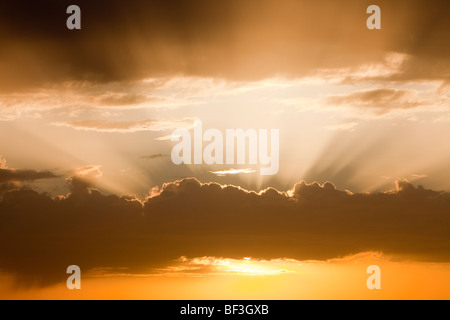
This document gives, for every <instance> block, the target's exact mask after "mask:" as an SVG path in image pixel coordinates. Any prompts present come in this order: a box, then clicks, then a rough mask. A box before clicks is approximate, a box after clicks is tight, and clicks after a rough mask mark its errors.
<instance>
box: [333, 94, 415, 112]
mask: <svg viewBox="0 0 450 320" xmlns="http://www.w3.org/2000/svg"><path fill="white" fill-rule="evenodd" d="M327 102H328V103H329V104H331V105H347V106H350V107H355V108H369V109H375V110H376V111H377V112H378V113H386V112H389V111H391V110H394V109H410V108H415V107H418V106H420V104H421V103H420V101H419V100H418V99H417V97H416V96H415V94H414V91H411V90H400V89H388V88H381V89H372V90H365V91H359V92H354V93H351V94H347V95H339V96H332V97H329V98H328V101H327Z"/></svg>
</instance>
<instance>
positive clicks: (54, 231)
mask: <svg viewBox="0 0 450 320" xmlns="http://www.w3.org/2000/svg"><path fill="white" fill-rule="evenodd" d="M91 169H92V170H91V171H89V172H94V173H95V172H97V171H98V170H97V171H96V170H95V169H93V168H91ZM68 182H69V183H71V193H70V194H68V195H66V196H58V197H56V198H51V197H49V196H48V195H46V194H39V193H37V192H35V191H33V190H29V189H19V190H17V189H15V190H4V191H2V193H3V194H2V200H1V202H0V240H1V241H0V269H3V270H4V271H7V272H11V273H14V274H17V275H18V276H19V277H18V279H21V280H22V281H23V284H30V283H33V281H36V283H40V284H46V283H51V282H53V281H58V280H61V279H63V278H64V276H65V274H64V272H65V267H67V266H68V265H71V264H77V265H79V266H80V267H81V268H82V269H83V270H85V271H88V270H92V269H94V268H100V267H108V268H112V270H114V268H126V269H127V272H130V273H134V272H139V273H151V272H152V270H153V269H154V268H164V267H166V266H168V265H170V264H171V263H172V262H173V261H174V260H176V259H178V258H179V257H181V256H186V257H190V258H192V257H202V256H215V257H229V258H236V259H240V258H242V257H247V256H252V257H255V258H257V259H278V258H292V259H297V260H304V259H319V260H325V259H330V258H335V257H339V256H344V255H348V254H354V253H358V252H364V251H381V252H383V253H386V254H393V255H397V256H404V257H408V258H412V259H418V260H431V261H449V260H450V255H449V252H450V250H449V249H450V236H449V235H450V232H449V231H450V230H449V228H450V216H449V212H450V210H449V209H450V194H448V193H444V192H437V191H431V190H426V189H424V188H422V187H414V186H413V185H411V184H410V183H408V182H407V181H404V180H400V181H398V182H397V187H396V189H395V190H393V191H390V192H385V193H374V194H352V193H350V192H347V191H346V192H344V191H339V190H336V189H335V187H334V186H333V185H332V184H331V183H326V184H324V185H322V186H321V185H318V184H316V183H314V184H306V183H305V182H300V183H298V184H296V185H295V187H294V188H293V189H292V190H289V191H287V192H280V191H277V190H275V189H271V188H269V189H267V190H264V191H261V192H260V193H255V192H250V191H246V190H244V189H241V188H239V187H235V186H222V185H219V184H217V183H208V184H204V183H200V182H199V181H198V180H196V179H183V180H180V181H176V182H172V183H167V184H165V185H164V186H163V187H162V188H161V190H159V191H156V190H153V192H152V195H151V197H149V198H148V199H146V200H145V201H144V202H142V201H140V200H139V199H137V198H135V197H134V196H120V197H119V196H115V195H103V194H101V193H100V192H99V191H97V190H95V189H92V188H90V187H89V181H88V180H86V179H85V180H81V179H80V178H79V177H77V176H74V177H72V178H71V179H69V180H68ZM121 270H122V272H123V269H121Z"/></svg>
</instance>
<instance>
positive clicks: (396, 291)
mask: <svg viewBox="0 0 450 320" xmlns="http://www.w3.org/2000/svg"><path fill="white" fill-rule="evenodd" d="M71 4H77V5H78V6H79V7H80V8H81V25H82V28H81V30H68V29H67V28H66V19H67V18H68V16H69V15H68V14H66V8H67V7H68V6H69V5H71ZM372 4H376V5H378V6H379V7H380V8H381V29H380V30H369V29H368V28H367V27H366V20H367V18H368V17H369V14H367V13H366V9H367V7H368V6H369V5H372ZM449 9H450V5H449V3H448V1H444V0H442V1H440V0H432V1H425V0H389V1H388V0H376V1H366V0H346V1H336V0H316V1H309V0H308V1H306V0H305V1H304V0H281V1H273V0H270V1H269V0H258V1H256V0H239V1H238V0H228V1H225V0H224V1H222V0H218V1H206V0H185V1H184V0H182V1H176V2H175V3H174V2H171V1H153V0H152V1H138V0H128V1H118V0H117V1H115V0H114V1H84V0H77V1H70V2H69V1H56V0H54V1H52V0H39V1H32V2H31V1H24V0H17V1H3V2H2V3H1V4H0V48H1V50H0V299H16V298H26V299H47V298H64V299H78V298H88V299H92V298H97V299H98V298H99V299H103V298H105V299H109V298H137V299H140V298H143V299H211V298H212V299H241V298H242V299H324V298H325V299H329V298H331V299H346V298H349V299H359V298H361V299H383V298H388V299H414V298H418V299H429V298H438V299H449V298H450V289H449V288H450V264H449V263H450V165H449V163H450V143H449V139H448V138H449V137H450V41H449V39H450V20H449V19H448V12H449ZM197 120H200V121H202V124H203V128H204V130H206V129H209V128H214V129H218V130H220V131H221V132H225V130H226V129H238V128H242V129H245V130H246V129H255V130H258V129H269V130H270V129H278V130H279V146H280V149H279V159H280V164H279V171H278V173H277V174H276V175H269V176H263V175H260V172H259V165H252V164H239V165H238V164H234V165H227V164H213V165H206V164H201V165H199V164H192V165H186V164H182V165H175V164H174V163H173V162H172V159H171V151H172V148H173V147H174V145H175V142H173V141H171V134H172V132H173V131H174V130H176V129H183V128H185V129H188V130H190V132H193V126H194V123H195V121H197ZM72 264H75V265H79V266H80V268H81V270H82V290H79V291H77V290H68V289H67V288H66V287H65V281H66V279H67V275H66V272H65V271H66V267H67V266H69V265H72ZM374 264H375V265H379V266H380V267H381V272H382V289H381V290H375V291H374V290H368V289H367V287H366V279H367V277H368V276H369V275H368V274H367V273H366V268H367V267H368V266H369V265H374ZM211 288H216V289H215V291H214V293H213V294H211V293H210V290H211Z"/></svg>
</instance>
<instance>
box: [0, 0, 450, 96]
mask: <svg viewBox="0 0 450 320" xmlns="http://www.w3.org/2000/svg"><path fill="white" fill-rule="evenodd" d="M70 4H73V3H72V2H69V1H56V0H41V1H25V0H17V1H3V2H2V3H1V4H0V46H1V47H2V50H1V52H0V68H1V70H2V73H1V75H0V85H1V88H2V90H17V89H19V88H23V87H30V86H31V87H33V86H34V87H35V86H39V87H41V86H43V85H45V84H46V83H53V82H59V81H64V80H67V81H73V80H78V81H86V80H89V81H95V82H110V81H127V80H136V79H142V78H145V77H158V76H171V75H175V74H187V75H198V76H215V77H224V78H233V79H244V78H245V79H260V78H264V77H270V76H274V75H279V74H285V75H287V76H302V75H306V74H310V73H312V72H315V71H316V70H318V69H330V68H347V67H354V66H358V65H362V64H373V63H376V62H379V61H381V60H382V59H383V58H384V57H385V55H386V53H389V52H399V53H402V54H405V55H407V56H408V57H409V58H408V60H406V61H405V62H404V63H403V64H402V65H401V68H400V70H399V72H398V73H396V74H395V75H391V76H389V77H390V78H396V79H397V80H415V79H447V80H448V77H449V58H448V57H449V56H450V44H449V42H448V41H447V39H448V38H449V30H450V26H449V24H450V22H449V19H448V18H447V14H446V13H447V12H448V9H449V2H448V1H444V0H433V1H425V0H413V1H412V0H398V1H388V0H379V1H378V2H377V4H378V5H379V6H380V7H381V9H382V29H381V30H368V29H367V28H366V24H365V22H366V19H367V17H368V15H367V14H366V13H365V12H366V9H367V7H368V6H369V5H371V4H373V3H372V2H371V1H365V0H364V1H361V0H351V1H334V0H319V1H295V0H282V1H276V2H274V1H269V0H262V1H261V0H258V1H256V0H249V1H239V0H226V1H221V0H219V1H208V0H182V1H177V2H176V3H173V2H169V1H160V0H153V1H139V0H130V1H126V2H123V1H118V0H117V1H86V0H79V1H77V4H78V5H79V6H80V7H81V10H82V30H77V31H70V30H67V29H66V18H67V14H66V13H65V12H66V8H67V7H68V6H69V5H70ZM133 99H138V101H141V99H140V98H139V97H134V98H133ZM133 99H132V100H133ZM116 102H118V103H128V101H120V99H119V101H116Z"/></svg>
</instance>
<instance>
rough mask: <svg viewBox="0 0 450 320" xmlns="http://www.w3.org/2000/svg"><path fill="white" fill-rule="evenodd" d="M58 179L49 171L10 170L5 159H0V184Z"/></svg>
mask: <svg viewBox="0 0 450 320" xmlns="http://www.w3.org/2000/svg"><path fill="white" fill-rule="evenodd" d="M57 177H59V176H58V175H56V174H55V173H53V172H51V171H41V170H22V169H12V168H8V167H7V166H6V159H5V158H4V157H0V184H2V183H10V182H30V181H34V180H39V179H52V178H57Z"/></svg>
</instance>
